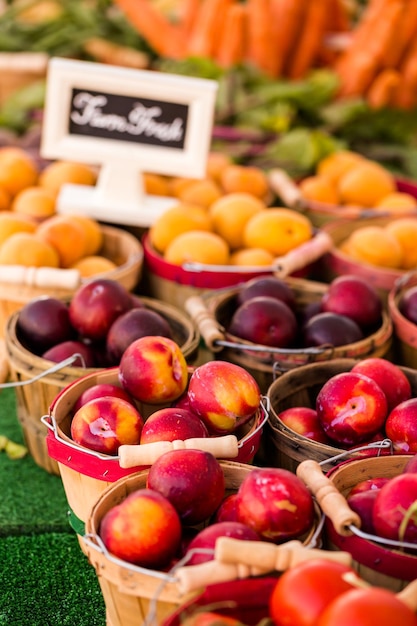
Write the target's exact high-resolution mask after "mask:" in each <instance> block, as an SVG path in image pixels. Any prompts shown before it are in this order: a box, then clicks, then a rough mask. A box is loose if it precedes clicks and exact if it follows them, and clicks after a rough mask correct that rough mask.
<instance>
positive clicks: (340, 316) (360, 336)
mask: <svg viewBox="0 0 417 626" xmlns="http://www.w3.org/2000/svg"><path fill="white" fill-rule="evenodd" d="M186 309H187V310H188V311H189V313H190V314H191V316H192V317H193V319H195V321H196V324H197V326H198V328H199V330H200V333H201V335H202V337H203V338H204V340H205V342H206V345H207V346H208V348H209V350H211V351H212V354H216V355H217V356H221V357H222V358H225V359H227V360H230V361H232V362H235V363H238V364H240V365H243V366H244V367H246V368H247V369H248V370H249V371H250V372H251V373H252V374H253V375H254V376H255V377H256V379H257V381H258V384H259V385H260V387H261V389H262V391H263V392H264V393H266V392H267V390H268V387H269V385H270V384H271V383H272V382H273V380H275V378H276V374H277V372H278V371H281V372H282V371H286V370H288V369H291V368H293V367H297V366H300V365H303V364H306V363H309V362H319V361H325V360H329V359H334V358H341V357H346V356H349V357H356V358H361V357H362V358H363V357H368V356H371V355H373V356H376V355H377V356H384V355H386V354H387V353H388V352H389V350H390V347H391V340H392V324H391V321H390V318H389V316H388V314H387V312H386V311H385V310H384V306H383V302H382V299H381V297H380V296H379V294H378V292H377V291H376V289H374V288H373V287H372V286H371V285H369V284H368V283H366V282H365V281H364V280H362V279H361V278H358V277H356V276H352V275H345V276H340V277H338V278H336V279H334V280H333V281H332V282H331V283H330V284H325V283H318V282H315V281H310V280H306V279H300V278H289V279H288V278H287V279H285V280H284V279H281V278H278V277H276V276H263V277H262V276H261V277H256V278H252V279H251V280H249V281H247V282H246V283H243V284H242V285H240V286H239V287H232V288H230V289H227V290H221V291H220V292H218V293H216V292H214V293H213V294H209V295H207V294H205V296H204V299H203V298H202V297H196V296H194V297H193V298H190V299H189V300H188V301H187V302H186Z"/></svg>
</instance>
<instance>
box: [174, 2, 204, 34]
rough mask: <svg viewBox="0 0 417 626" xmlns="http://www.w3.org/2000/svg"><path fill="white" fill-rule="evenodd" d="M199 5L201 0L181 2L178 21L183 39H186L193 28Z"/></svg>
mask: <svg viewBox="0 0 417 626" xmlns="http://www.w3.org/2000/svg"><path fill="white" fill-rule="evenodd" d="M200 4H201V0H183V3H182V7H181V8H180V18H179V19H180V23H181V29H182V32H183V36H184V37H188V36H189V35H190V33H191V32H192V30H193V28H194V23H195V20H196V17H197V14H198V11H199V9H200Z"/></svg>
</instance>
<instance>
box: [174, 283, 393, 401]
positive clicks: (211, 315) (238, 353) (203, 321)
mask: <svg viewBox="0 0 417 626" xmlns="http://www.w3.org/2000/svg"><path fill="white" fill-rule="evenodd" d="M285 281H286V283H287V284H288V285H289V286H290V287H291V289H292V291H293V292H294V294H295V299H296V307H297V309H298V311H299V312H302V311H303V310H304V309H305V307H307V306H308V305H310V304H312V303H314V302H318V301H320V299H321V298H322V296H323V295H324V294H325V293H326V291H327V289H328V285H326V284H325V283H320V282H316V281H312V280H308V279H302V278H290V277H289V278H286V279H285ZM240 289H241V287H239V286H237V287H233V288H230V289H223V290H218V291H215V292H213V293H209V294H203V295H201V296H194V297H192V298H189V299H188V300H187V302H186V309H187V311H188V312H189V314H190V315H191V317H192V318H193V319H194V321H195V323H196V325H197V327H198V329H199V331H200V334H201V336H202V338H203V340H204V342H205V346H206V348H207V349H208V351H209V352H211V354H212V358H221V359H223V360H225V361H231V362H232V363H236V364H237V365H241V366H242V367H244V368H245V369H247V370H248V371H250V373H251V374H252V375H253V376H254V378H255V379H256V380H257V382H258V384H259V386H260V387H261V390H262V391H263V392H265V393H266V391H267V389H268V387H269V385H270V384H271V383H272V382H273V381H274V380H275V378H277V376H279V375H280V374H282V372H285V371H287V370H291V369H293V368H296V367H299V366H302V365H306V364H308V363H316V362H325V361H329V360H333V359H340V358H365V357H370V356H378V357H384V356H386V355H387V354H388V353H389V351H390V349H391V343H392V324H391V320H390V317H389V315H388V313H387V312H386V311H383V313H382V321H381V325H380V327H379V328H378V329H376V330H375V331H374V332H373V333H371V334H370V335H369V336H367V337H364V338H363V339H361V340H360V341H357V342H355V343H351V344H346V345H344V346H328V345H324V346H319V347H310V348H272V347H269V346H263V345H259V344H255V343H252V342H250V341H246V340H244V339H241V338H240V337H236V336H235V335H232V334H231V333H230V332H228V330H227V329H228V327H229V325H230V321H231V318H232V315H233V313H234V311H235V309H236V296H237V294H238V293H239V291H240Z"/></svg>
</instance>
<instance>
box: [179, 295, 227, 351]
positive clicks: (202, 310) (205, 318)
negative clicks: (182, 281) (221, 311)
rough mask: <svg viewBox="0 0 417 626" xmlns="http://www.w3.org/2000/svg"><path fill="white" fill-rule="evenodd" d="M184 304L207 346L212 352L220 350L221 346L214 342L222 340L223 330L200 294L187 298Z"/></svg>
mask: <svg viewBox="0 0 417 626" xmlns="http://www.w3.org/2000/svg"><path fill="white" fill-rule="evenodd" d="M184 306H185V310H186V311H187V313H188V314H189V315H190V317H191V319H192V320H193V321H194V323H195V324H196V326H197V328H198V330H199V331H200V334H201V336H202V338H203V339H204V343H205V344H206V346H207V348H209V349H210V350H212V352H220V350H222V349H223V347H222V346H221V345H216V342H217V341H222V340H224V332H223V331H222V330H221V328H220V327H219V325H218V324H217V322H216V320H215V319H214V317H213V315H212V314H211V313H210V311H209V310H208V309H207V307H206V306H205V304H204V302H203V299H202V298H201V297H200V296H191V297H190V298H187V300H186V301H185V305H184Z"/></svg>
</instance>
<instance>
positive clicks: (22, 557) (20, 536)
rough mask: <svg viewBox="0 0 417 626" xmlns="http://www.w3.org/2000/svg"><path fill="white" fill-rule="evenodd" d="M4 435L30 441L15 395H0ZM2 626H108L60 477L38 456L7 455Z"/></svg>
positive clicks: (0, 520) (0, 544)
mask: <svg viewBox="0 0 417 626" xmlns="http://www.w3.org/2000/svg"><path fill="white" fill-rule="evenodd" d="M0 434H1V435H2V436H5V437H7V438H8V439H9V440H10V441H13V442H15V443H20V444H22V443H23V437H22V432H21V429H20V425H19V423H18V421H17V419H16V406H15V393H14V391H13V390H12V389H2V390H1V391H0ZM0 491H1V500H0V559H1V563H2V567H1V569H0V572H1V573H0V588H1V593H0V621H2V622H3V623H4V624H9V625H10V626H45V625H46V624H50V625H51V626H56V625H57V624H77V626H105V623H106V620H105V607H104V601H103V597H102V595H101V592H100V587H99V584H98V581H97V577H96V574H95V571H94V569H93V568H92V567H91V566H90V564H89V563H88V561H87V558H86V557H85V556H84V554H83V553H82V552H81V550H80V547H79V543H78V539H77V536H76V534H75V532H74V531H73V529H72V528H71V526H70V524H69V521H68V506H67V503H66V498H65V493H64V490H63V486H62V482H61V480H60V478H59V477H58V476H54V475H52V474H48V473H47V472H45V471H44V470H43V469H41V468H40V467H38V466H37V465H36V464H35V462H34V461H33V459H32V457H31V456H29V455H27V456H25V457H24V458H21V459H14V460H13V459H10V458H9V457H8V456H7V454H6V452H5V451H2V453H1V454H0Z"/></svg>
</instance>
